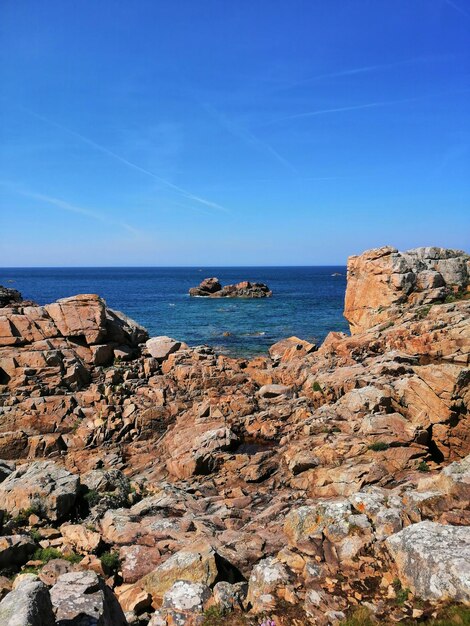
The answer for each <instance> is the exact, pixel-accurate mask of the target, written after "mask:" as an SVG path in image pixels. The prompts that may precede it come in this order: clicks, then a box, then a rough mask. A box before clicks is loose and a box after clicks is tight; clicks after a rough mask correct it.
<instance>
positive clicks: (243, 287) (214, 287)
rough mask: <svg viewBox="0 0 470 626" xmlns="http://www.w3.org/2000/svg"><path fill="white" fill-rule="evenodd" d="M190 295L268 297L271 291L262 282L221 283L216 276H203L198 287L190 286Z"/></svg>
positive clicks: (207, 296) (271, 293)
mask: <svg viewBox="0 0 470 626" xmlns="http://www.w3.org/2000/svg"><path fill="white" fill-rule="evenodd" d="M189 295H190V296H202V297H206V298H269V297H270V296H272V295H273V292H272V291H271V290H270V289H269V287H268V286H267V285H265V284H264V283H250V281H248V280H244V281H242V282H241V283H236V284H235V285H225V287H222V285H221V284H220V282H219V279H218V278H215V277H213V278H205V279H204V280H203V281H202V282H201V283H200V285H198V287H191V289H190V290H189Z"/></svg>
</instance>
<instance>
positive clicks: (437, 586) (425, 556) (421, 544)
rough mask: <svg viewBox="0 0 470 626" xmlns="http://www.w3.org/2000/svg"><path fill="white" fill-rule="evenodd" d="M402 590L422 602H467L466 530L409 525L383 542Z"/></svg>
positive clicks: (469, 552) (469, 551)
mask: <svg viewBox="0 0 470 626" xmlns="http://www.w3.org/2000/svg"><path fill="white" fill-rule="evenodd" d="M386 545H387V548H388V550H389V552H390V554H391V555H392V557H393V559H394V561H395V563H396V565H397V568H398V573H399V576H400V580H401V582H402V584H403V586H407V587H409V588H410V589H411V591H412V592H413V593H414V594H416V595H417V596H419V597H420V598H422V599H424V600H444V601H445V600H452V601H457V602H467V603H468V602H470V528H469V527H467V526H446V525H444V524H437V523H435V522H428V521H425V522H420V523H419V524H413V525H411V526H408V527H407V528H405V529H403V530H401V531H400V532H399V533H396V534H395V535H392V536H391V537H389V538H388V539H387V540H386Z"/></svg>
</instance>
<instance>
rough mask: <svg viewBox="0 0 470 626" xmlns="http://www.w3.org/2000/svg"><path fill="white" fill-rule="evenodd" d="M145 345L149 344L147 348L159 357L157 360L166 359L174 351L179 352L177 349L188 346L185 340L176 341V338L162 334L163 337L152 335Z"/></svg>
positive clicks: (152, 354) (151, 353) (154, 356)
mask: <svg viewBox="0 0 470 626" xmlns="http://www.w3.org/2000/svg"><path fill="white" fill-rule="evenodd" d="M145 345H146V346H147V350H148V351H149V353H150V355H151V356H152V357H153V358H154V359H157V361H164V360H165V359H167V358H168V357H169V356H170V354H172V353H173V352H177V350H181V349H184V348H187V347H188V346H187V345H186V344H184V343H183V342H181V341H176V339H172V338H171V337H166V336H165V335H162V336H161V337H152V338H151V339H149V340H148V341H147V342H146V344H145Z"/></svg>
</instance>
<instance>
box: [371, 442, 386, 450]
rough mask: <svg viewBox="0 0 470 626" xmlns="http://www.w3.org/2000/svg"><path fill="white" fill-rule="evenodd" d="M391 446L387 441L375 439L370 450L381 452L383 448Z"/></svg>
mask: <svg viewBox="0 0 470 626" xmlns="http://www.w3.org/2000/svg"><path fill="white" fill-rule="evenodd" d="M389 448H390V445H389V444H388V443H385V441H375V442H374V443H371V444H370V446H369V450H373V451H374V452H381V451H382V450H388V449H389Z"/></svg>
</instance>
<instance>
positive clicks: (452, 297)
mask: <svg viewBox="0 0 470 626" xmlns="http://www.w3.org/2000/svg"><path fill="white" fill-rule="evenodd" d="M469 293H470V292H468V291H467V290H466V289H463V288H462V287H460V288H459V289H458V290H457V291H453V292H452V293H448V294H447V295H446V297H445V298H444V302H445V303H446V304H449V303H450V302H456V301H457V300H465V299H467V298H468V296H469Z"/></svg>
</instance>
